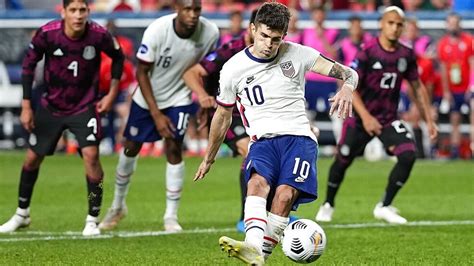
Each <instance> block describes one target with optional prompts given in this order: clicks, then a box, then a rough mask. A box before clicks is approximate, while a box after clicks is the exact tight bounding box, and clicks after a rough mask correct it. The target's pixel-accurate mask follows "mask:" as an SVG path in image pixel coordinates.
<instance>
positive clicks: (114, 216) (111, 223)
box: [99, 205, 128, 230]
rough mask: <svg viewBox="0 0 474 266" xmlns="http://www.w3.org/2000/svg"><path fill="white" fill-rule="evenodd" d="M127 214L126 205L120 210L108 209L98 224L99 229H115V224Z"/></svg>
mask: <svg viewBox="0 0 474 266" xmlns="http://www.w3.org/2000/svg"><path fill="white" fill-rule="evenodd" d="M127 214H128V209H127V206H126V205H123V206H122V208H118V209H113V208H110V209H109V210H108V211H107V214H106V215H105V217H104V219H102V222H100V224H99V229H101V230H112V229H114V228H115V227H117V224H118V223H119V222H120V220H122V219H123V218H124V217H125V216H127Z"/></svg>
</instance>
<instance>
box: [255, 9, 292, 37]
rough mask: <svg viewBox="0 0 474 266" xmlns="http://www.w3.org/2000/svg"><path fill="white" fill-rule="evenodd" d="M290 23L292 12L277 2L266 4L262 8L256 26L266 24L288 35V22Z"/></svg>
mask: <svg viewBox="0 0 474 266" xmlns="http://www.w3.org/2000/svg"><path fill="white" fill-rule="evenodd" d="M289 21H290V11H289V10H288V8H287V7H286V6H285V5H283V4H280V3H277V2H266V3H264V4H263V5H261V6H260V8H259V9H258V12H257V16H256V18H255V22H254V24H255V25H256V26H258V25H259V24H265V25H266V26H267V27H269V28H270V29H272V30H277V31H282V32H283V33H286V31H287V30H288V22H289Z"/></svg>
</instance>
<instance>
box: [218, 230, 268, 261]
mask: <svg viewBox="0 0 474 266" xmlns="http://www.w3.org/2000/svg"><path fill="white" fill-rule="evenodd" d="M219 245H220V246H221V249H222V251H224V252H225V253H227V254H228V256H229V257H235V258H237V259H239V260H241V261H243V262H245V263H246V264H248V265H256V266H259V265H264V264H265V260H264V259H263V256H262V254H261V252H259V250H258V249H257V248H256V247H254V246H252V245H250V244H248V243H246V242H243V241H237V240H234V239H232V238H230V237H227V236H223V237H221V238H219Z"/></svg>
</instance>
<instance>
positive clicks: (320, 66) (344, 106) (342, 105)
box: [311, 55, 359, 118]
mask: <svg viewBox="0 0 474 266" xmlns="http://www.w3.org/2000/svg"><path fill="white" fill-rule="evenodd" d="M311 71H312V72H315V73H318V74H321V75H324V76H328V77H333V78H337V79H340V80H343V81H344V84H343V85H342V87H341V89H340V90H339V91H338V92H337V93H336V95H334V97H332V98H330V99H329V101H330V102H332V105H331V109H330V110H329V115H332V114H333V112H334V111H335V110H336V108H337V113H338V117H341V116H342V118H346V117H348V116H349V117H350V116H352V92H353V91H354V90H355V89H356V88H357V84H358V82H359V75H358V74H357V72H356V71H355V70H353V69H352V68H350V67H347V66H344V65H341V64H339V63H338V62H335V61H333V60H331V59H329V58H327V57H324V56H323V55H320V56H319V57H318V59H316V62H315V63H314V66H313V67H312V68H311Z"/></svg>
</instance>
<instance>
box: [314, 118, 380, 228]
mask: <svg viewBox="0 0 474 266" xmlns="http://www.w3.org/2000/svg"><path fill="white" fill-rule="evenodd" d="M370 139H371V137H370V136H369V135H368V134H367V133H366V132H365V131H364V129H363V127H362V126H361V125H359V124H357V123H356V119H355V118H350V119H346V120H345V121H344V124H343V127H342V132H341V138H340V139H339V143H338V145H337V151H336V156H335V159H334V162H333V163H332V165H331V167H330V169H329V177H328V184H327V192H326V200H325V201H324V203H323V205H321V207H320V209H319V211H318V213H317V214H316V218H315V219H316V221H320V222H330V221H331V220H332V215H333V212H334V207H335V199H336V194H337V192H338V191H339V188H340V186H341V184H342V182H343V180H344V176H345V174H346V170H347V169H348V168H349V166H350V165H351V164H352V162H353V161H354V159H355V158H356V157H357V156H359V155H360V154H361V153H362V152H363V150H364V148H365V146H366V145H367V143H368V142H369V141H370Z"/></svg>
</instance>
